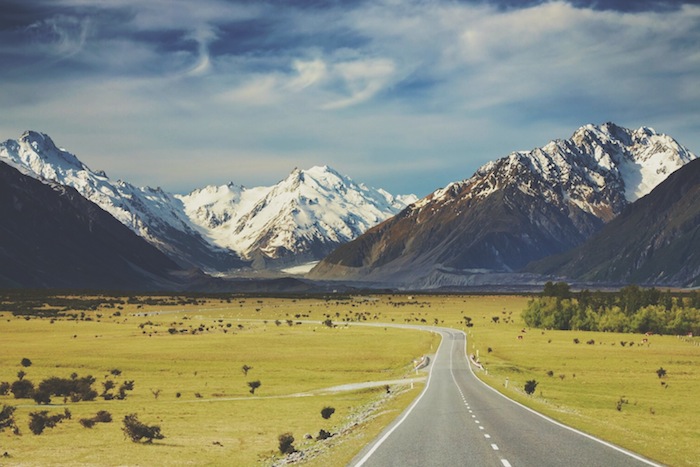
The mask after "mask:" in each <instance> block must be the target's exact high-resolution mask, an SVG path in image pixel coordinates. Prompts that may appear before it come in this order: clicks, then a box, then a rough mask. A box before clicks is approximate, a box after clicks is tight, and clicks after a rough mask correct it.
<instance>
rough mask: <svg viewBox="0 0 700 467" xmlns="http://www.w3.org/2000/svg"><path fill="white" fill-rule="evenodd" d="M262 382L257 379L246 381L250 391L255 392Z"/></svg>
mask: <svg viewBox="0 0 700 467" xmlns="http://www.w3.org/2000/svg"><path fill="white" fill-rule="evenodd" d="M261 384H262V383H261V382H260V381H259V380H255V381H248V386H249V387H250V393H251V394H255V390H256V389H258V388H259V387H260V385H261Z"/></svg>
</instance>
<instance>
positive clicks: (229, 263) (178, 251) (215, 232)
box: [0, 131, 415, 273]
mask: <svg viewBox="0 0 700 467" xmlns="http://www.w3.org/2000/svg"><path fill="white" fill-rule="evenodd" d="M0 161H2V162H5V163H7V164H9V165H11V166H13V167H15V168H17V169H18V170H20V171H21V172H22V173H24V174H26V175H29V176H31V177H34V178H36V179H38V180H41V181H44V182H56V183H59V184H62V185H65V186H70V187H73V188H74V189H76V190H77V191H78V192H79V193H80V194H81V195H82V196H83V197H85V198H86V199H88V200H90V201H92V202H94V203H95V204H97V205H98V206H100V207H101V208H102V209H104V210H105V211H107V212H109V213H110V214H111V215H112V216H114V217H115V218H116V219H117V220H119V221H120V222H121V223H123V224H124V225H126V226H127V227H129V228H130V229H131V230H132V231H134V232H135V233H136V234H138V235H139V236H141V237H143V238H144V239H146V240H147V241H148V242H149V243H151V244H152V245H154V246H155V247H157V248H158V249H159V250H161V251H162V252H164V253H165V254H166V255H168V256H169V257H170V258H171V259H173V260H174V261H175V262H177V263H178V264H179V265H180V266H182V267H198V268H201V269H203V270H205V271H207V272H213V273H217V272H228V271H231V270H237V269H240V268H247V267H249V266H250V265H251V263H253V264H254V266H256V267H266V266H269V265H271V264H272V265H274V264H277V263H279V264H298V263H300V262H305V261H315V260H316V261H317V260H319V259H321V258H322V257H323V256H324V255H325V254H326V253H328V252H329V251H331V250H332V249H333V248H335V247H336V246H338V245H339V244H341V243H343V242H346V241H348V240H350V239H352V238H354V237H356V236H357V235H359V234H360V233H362V232H363V231H364V230H366V229H367V228H369V227H370V226H372V225H375V224H376V223H378V222H380V221H382V220H384V219H386V218H388V217H390V216H391V215H393V214H395V213H396V212H398V211H400V210H401V209H403V208H404V207H405V206H406V205H407V204H408V203H410V202H412V201H414V200H415V197H413V198H411V197H406V198H401V197H396V198H394V197H393V196H391V195H390V194H388V193H386V192H384V191H382V190H374V189H371V188H367V187H365V186H364V185H358V184H355V183H354V182H352V180H350V179H348V178H346V177H343V176H341V175H340V174H338V173H337V172H334V171H333V170H332V169H330V168H328V167H316V168H313V169H311V170H308V171H300V170H296V171H294V172H293V173H292V174H291V175H290V176H289V177H288V178H287V179H285V180H283V181H282V182H280V183H279V184H278V185H275V186H272V187H258V188H252V189H246V188H243V187H239V186H236V185H234V184H229V185H224V186H221V187H213V186H210V187H206V188H203V189H201V190H196V191H194V192H192V193H190V194H188V195H184V196H180V195H174V194H171V193H167V192H165V191H163V190H161V189H160V188H150V187H145V188H138V187H135V186H133V185H131V184H129V183H127V182H123V181H121V180H118V181H116V182H114V181H112V180H110V179H109V177H107V175H106V174H105V173H104V172H95V171H92V170H90V168H88V167H87V166H86V165H85V164H83V163H82V162H81V161H80V160H78V158H77V157H76V156H74V155H73V154H71V153H69V152H68V151H66V150H63V149H59V148H57V147H56V145H55V144H54V143H53V141H52V140H51V138H49V137H48V136H47V135H45V134H42V133H37V132H33V131H28V132H25V133H24V134H23V135H22V136H21V137H20V138H19V139H18V140H8V141H5V142H4V143H2V144H0Z"/></svg>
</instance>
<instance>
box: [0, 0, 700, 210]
mask: <svg viewBox="0 0 700 467" xmlns="http://www.w3.org/2000/svg"><path fill="white" fill-rule="evenodd" d="M698 3H699V2H698V1H697V0H692V1H688V2H680V1H664V0H635V1H632V0H630V1H624V0H590V1H589V0H569V1H552V2H550V1H546V2H543V1H536V0H523V1H518V0H493V1H490V0H475V1H467V0H461V1H460V0H284V1H282V0H268V1H265V0H196V1H194V0H147V1H144V0H4V1H3V2H2V5H0V63H1V64H2V65H1V66H0V140H6V139H16V138H18V137H19V136H20V134H21V133H22V132H23V131H24V130H26V129H33V130H37V131H42V132H45V133H48V134H49V135H50V136H51V137H52V138H53V139H54V141H55V142H56V144H57V145H59V146H60V147H64V148H66V149H68V150H69V151H71V152H73V153H75V154H76V155H77V156H78V157H79V158H80V159H81V160H83V162H85V163H86V164H87V165H89V166H90V167H91V168H92V169H94V170H99V169H104V170H106V172H107V174H108V175H109V176H110V177H111V178H112V179H118V178H121V179H123V180H128V181H130V182H132V183H135V184H137V185H151V186H161V187H163V188H164V189H166V190H169V191H172V192H178V193H184V192H188V191H189V190H191V189H194V188H197V187H201V186H204V185H207V184H223V183H226V182H229V181H233V182H235V183H238V184H243V185H246V186H256V185H261V184H272V183H275V182H277V181H279V180H280V179H282V178H284V177H285V176H286V175H287V174H288V173H289V172H290V171H291V170H292V169H293V168H294V167H300V168H309V167H311V166H314V165H330V166H332V167H334V168H335V169H336V170H338V171H340V172H342V173H344V174H347V175H349V176H350V177H352V178H353V179H355V180H356V181H362V182H365V183H367V184H369V185H371V186H375V187H383V188H386V189H388V190H389V191H391V192H393V193H411V192H412V193H416V194H418V195H421V196H422V195H426V194H428V193H429V192H430V191H432V190H434V189H436V188H439V187H442V186H444V185H446V184H447V183H449V182H451V181H455V180H459V179H463V178H467V177H469V176H470V175H471V174H472V173H473V172H474V170H476V168H478V166H480V165H482V164H483V163H485V162H487V161H489V160H493V159H496V158H499V157H502V156H505V155H507V154H508V153H510V152H511V151H514V150H528V149H532V148H534V147H537V146H542V145H544V144H546V143H547V142H548V141H549V140H551V139H555V138H568V137H569V136H571V134H572V133H573V131H574V130H575V129H576V128H578V127H579V126H581V125H584V124H586V123H603V122H606V121H613V122H615V123H618V124H620V125H622V126H626V127H630V128H637V127H639V126H642V125H645V126H651V127H653V128H655V129H656V130H657V131H660V132H663V133H667V134H670V135H672V136H674V137H675V138H676V139H678V140H679V141H680V142H681V144H684V145H685V146H687V147H689V148H690V149H691V150H692V151H693V152H696V153H698V152H700V5H698Z"/></svg>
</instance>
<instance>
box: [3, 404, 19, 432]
mask: <svg viewBox="0 0 700 467" xmlns="http://www.w3.org/2000/svg"><path fill="white" fill-rule="evenodd" d="M14 413H15V407H12V406H11V405H5V404H3V406H2V410H0V431H2V430H4V429H5V428H14V427H16V425H15V418H14Z"/></svg>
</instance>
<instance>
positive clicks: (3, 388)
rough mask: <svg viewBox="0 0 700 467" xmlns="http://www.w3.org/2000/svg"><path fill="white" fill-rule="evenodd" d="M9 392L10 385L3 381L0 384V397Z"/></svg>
mask: <svg viewBox="0 0 700 467" xmlns="http://www.w3.org/2000/svg"><path fill="white" fill-rule="evenodd" d="M9 392H10V383H8V382H7V381H3V382H2V383H0V396H6V395H7V394H8V393H9Z"/></svg>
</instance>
